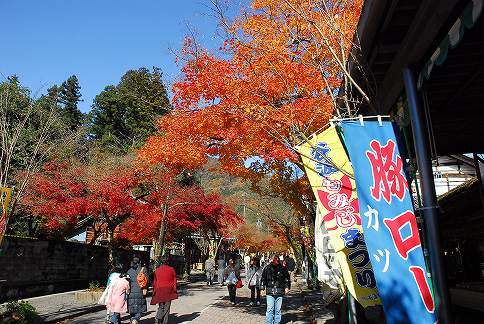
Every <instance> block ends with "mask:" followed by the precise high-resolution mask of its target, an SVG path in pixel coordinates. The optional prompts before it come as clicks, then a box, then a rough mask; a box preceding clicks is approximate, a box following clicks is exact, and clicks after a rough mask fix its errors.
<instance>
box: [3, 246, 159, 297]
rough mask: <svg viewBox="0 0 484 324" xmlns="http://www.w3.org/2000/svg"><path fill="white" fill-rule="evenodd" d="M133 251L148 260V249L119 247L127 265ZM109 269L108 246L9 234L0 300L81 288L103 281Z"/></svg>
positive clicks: (145, 260)
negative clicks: (43, 239) (28, 237)
mask: <svg viewBox="0 0 484 324" xmlns="http://www.w3.org/2000/svg"><path fill="white" fill-rule="evenodd" d="M134 255H137V256H139V257H140V258H141V259H142V260H143V262H144V263H145V264H147V262H148V260H149V254H148V252H142V251H130V250H117V251H116V259H117V260H118V262H120V263H122V264H123V265H124V266H125V267H128V266H129V261H130V260H131V259H132V257H133V256H134ZM108 272H109V266H108V249H107V248H106V247H103V246H94V245H93V246H91V245H86V244H82V243H74V242H67V241H41V240H32V239H24V238H12V237H6V238H5V239H4V241H3V243H2V247H1V251H0V303H1V302H5V301H7V300H14V299H20V298H28V297H33V296H39V295H44V294H51V293H57V292H63V291H69V290H76V289H82V288H86V287H88V286H89V283H90V282H92V281H98V282H100V283H101V285H103V284H104V283H105V282H106V280H107V275H108Z"/></svg>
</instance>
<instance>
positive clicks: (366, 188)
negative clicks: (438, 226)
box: [342, 121, 436, 324]
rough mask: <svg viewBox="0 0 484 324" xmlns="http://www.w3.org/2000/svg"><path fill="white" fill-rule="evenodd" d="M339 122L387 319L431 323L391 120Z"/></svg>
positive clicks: (424, 273)
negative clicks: (380, 121) (361, 122)
mask: <svg viewBox="0 0 484 324" xmlns="http://www.w3.org/2000/svg"><path fill="white" fill-rule="evenodd" d="M342 127H343V132H344V136H345V143H346V147H347V149H348V153H349V155H350V159H351V162H352V164H353V168H354V172H355V178H356V185H357V191H358V198H359V206H360V210H361V213H362V222H363V230H364V233H365V241H366V245H367V247H368V252H369V254H370V255H371V262H372V264H373V269H374V270H375V277H376V282H377V286H378V290H379V292H380V297H381V299H382V304H383V308H384V310H385V316H386V319H387V323H389V324H393V323H432V324H433V323H435V321H436V318H435V314H434V311H435V306H434V302H433V297H432V292H431V287H430V284H429V281H428V279H427V270H426V266H425V261H424V257H423V252H422V247H421V243H420V237H419V233H418V227H417V222H416V218H415V214H414V211H413V205H412V200H411V196H410V192H409V190H408V183H407V179H406V177H405V173H404V169H403V166H404V163H403V160H402V157H401V156H400V152H399V150H398V146H397V140H396V136H395V133H394V130H393V125H392V123H390V122H383V123H382V125H380V124H379V123H378V122H373V121H368V122H365V123H364V125H361V124H360V123H359V122H353V121H344V122H342ZM396 301H398V302H396Z"/></svg>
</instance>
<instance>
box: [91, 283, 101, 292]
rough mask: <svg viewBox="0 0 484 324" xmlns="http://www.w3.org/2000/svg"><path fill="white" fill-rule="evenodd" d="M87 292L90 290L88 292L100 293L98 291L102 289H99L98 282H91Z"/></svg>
mask: <svg viewBox="0 0 484 324" xmlns="http://www.w3.org/2000/svg"><path fill="white" fill-rule="evenodd" d="M88 290H90V291H100V290H103V288H102V287H101V284H100V283H99V281H92V282H90V283H89V288H88Z"/></svg>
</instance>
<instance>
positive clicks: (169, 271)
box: [99, 255, 294, 324]
mask: <svg viewBox="0 0 484 324" xmlns="http://www.w3.org/2000/svg"><path fill="white" fill-rule="evenodd" d="M234 259H235V258H230V259H229V260H228V264H227V266H225V260H223V259H222V261H223V262H221V260H220V259H219V260H218V262H217V266H218V271H219V272H218V281H219V283H220V284H221V285H226V286H227V289H228V292H229V299H230V302H231V303H232V305H236V304H237V289H239V288H242V287H243V286H244V283H243V282H242V278H241V273H240V268H241V262H240V260H241V258H239V262H237V260H234ZM291 259H292V258H290V257H287V256H286V257H285V258H279V257H278V256H276V255H275V256H273V257H272V258H270V259H268V262H267V264H266V265H265V264H261V260H260V258H258V257H253V258H251V259H249V260H244V261H249V262H246V269H245V271H246V277H245V285H246V286H247V287H248V289H250V304H249V305H250V306H259V305H261V291H265V295H266V303H267V309H266V323H267V324H273V323H274V324H278V323H280V321H281V317H282V316H281V306H282V301H283V297H284V296H285V295H287V293H288V292H289V289H290V288H291V275H290V272H293V271H294V264H293V262H294V260H293V259H292V260H291ZM168 262H169V256H168V255H166V256H163V257H162V258H161V260H160V265H159V266H158V268H157V269H156V270H155V272H154V277H153V296H152V298H151V305H158V311H157V313H156V316H155V323H156V324H166V323H168V317H169V314H170V307H171V302H172V300H174V299H177V298H178V295H177V282H176V273H175V270H174V269H173V268H172V267H171V266H169V265H168ZM247 263H248V265H247ZM217 266H216V265H215V260H214V259H213V258H209V259H208V260H207V261H206V262H205V268H206V273H207V285H213V283H214V278H215V273H216V271H217ZM147 288H148V272H147V269H146V267H144V266H143V265H142V264H141V262H140V259H139V258H137V257H135V258H133V260H132V261H131V265H130V268H129V269H128V270H127V271H123V267H122V266H121V265H117V266H116V267H115V268H114V269H113V271H112V273H111V274H110V276H109V278H108V282H107V286H106V289H105V291H104V292H103V295H102V297H101V298H100V300H99V303H100V304H103V305H106V308H107V316H106V323H108V324H120V323H121V315H122V314H129V320H130V323H131V324H139V321H140V319H141V317H142V315H143V314H144V313H146V312H147V301H146V295H147Z"/></svg>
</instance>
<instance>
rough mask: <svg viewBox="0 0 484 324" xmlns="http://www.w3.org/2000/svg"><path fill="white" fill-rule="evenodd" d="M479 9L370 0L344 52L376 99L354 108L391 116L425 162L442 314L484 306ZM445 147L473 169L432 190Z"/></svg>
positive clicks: (464, 0) (423, 211)
mask: <svg viewBox="0 0 484 324" xmlns="http://www.w3.org/2000/svg"><path fill="white" fill-rule="evenodd" d="M482 11H483V1H482V0H445V1H442V0H388V1H383V0H367V1H365V4H364V7H363V11H362V15H361V18H360V22H359V25H358V30H357V34H358V35H357V36H358V39H359V43H360V45H361V51H360V52H359V53H357V55H355V57H357V59H354V60H359V62H357V63H358V64H355V63H356V62H355V61H351V60H350V62H349V64H350V66H353V67H355V68H354V69H353V70H352V71H351V72H352V75H353V77H354V78H355V79H356V80H358V82H359V83H360V84H364V85H365V88H366V90H367V92H368V93H372V94H373V95H372V98H371V99H372V103H373V105H372V106H371V107H370V106H369V105H363V106H362V107H361V109H360V111H359V112H358V113H359V114H363V115H367V116H369V115H377V114H380V115H390V116H392V119H393V120H394V121H396V122H397V123H398V125H399V126H400V127H401V129H402V131H403V133H404V134H405V136H406V137H407V139H408V143H410V145H409V147H408V152H407V153H408V154H407V155H408V156H407V159H408V160H409V161H410V162H412V161H417V162H418V163H416V164H418V167H419V171H418V172H419V173H420V171H422V174H421V175H422V178H421V179H420V180H421V182H422V183H421V186H420V187H425V188H423V189H422V188H420V189H421V191H422V192H420V193H421V194H422V195H423V196H424V197H423V199H422V201H423V206H420V207H423V208H420V210H417V212H418V213H419V214H420V216H422V218H423V219H425V226H427V227H432V226H435V225H437V226H435V227H437V228H438V231H437V232H438V233H437V236H431V237H426V239H427V242H426V249H427V251H428V252H430V255H431V258H432V257H434V259H433V260H432V266H433V269H432V275H433V277H434V278H433V279H434V283H436V282H437V284H436V286H437V287H436V290H437V292H438V291H439V289H440V288H439V286H440V284H442V285H441V287H443V289H444V291H443V295H445V292H446V291H447V292H449V291H450V294H449V295H450V296H451V298H450V301H449V299H447V301H448V302H449V303H448V304H446V302H445V300H443V301H442V300H441V301H440V303H441V305H448V307H445V308H447V309H444V310H441V312H443V313H445V312H448V314H447V315H445V314H441V317H440V318H441V319H442V318H444V320H443V321H442V320H441V322H446V320H445V316H449V315H450V317H452V316H455V314H456V312H458V311H459V309H460V310H462V309H467V310H469V312H473V311H483V312H484V207H483V202H484V195H483V192H484V190H483V188H484V187H483V173H482V171H483V170H484V167H483V166H484V164H483V162H484V160H483V156H482V155H481V153H484V135H483V132H484V17H483V16H484V14H481V12H482ZM355 39H356V38H355ZM356 66H359V67H360V68H356ZM361 68H362V69H361ZM362 71H363V72H362ZM363 80H367V82H366V81H365V82H363ZM354 95H357V94H354ZM412 143H413V145H412ZM443 157H447V158H448V157H450V158H451V159H454V160H455V159H456V160H460V162H462V165H465V167H466V168H467V171H470V172H468V173H469V174H470V175H471V176H473V177H472V179H470V180H469V179H467V180H469V181H465V182H464V183H463V184H461V185H460V186H459V187H457V188H453V189H452V188H450V187H449V189H452V190H450V191H449V190H444V192H445V191H447V192H446V193H444V194H443V195H441V196H440V197H439V199H438V200H437V196H436V193H435V191H436V190H435V183H437V184H438V183H441V181H442V180H439V177H438V173H437V174H436V173H435V167H436V165H437V161H439V160H440V161H441V160H442V158H443ZM446 161H447V160H446ZM429 162H432V164H431V163H429ZM460 162H459V163H460ZM459 163H457V164H459ZM432 167H434V172H432ZM472 168H474V172H472V170H470V169H472ZM414 174H416V173H414ZM429 185H431V186H432V187H433V188H428V187H429ZM439 193H440V194H442V192H439ZM431 196H433V197H431ZM427 232H428V231H427ZM439 233H440V239H439V237H438V234H439ZM434 234H435V233H434ZM436 240H438V241H439V242H437V243H436V242H435V241H436ZM435 247H438V250H440V255H441V256H442V258H441V261H443V262H442V263H444V264H446V265H447V271H445V272H444V271H443V272H442V275H443V276H444V277H445V279H446V281H447V283H445V282H444V281H445V280H439V277H438V276H439V273H438V270H436V269H438V268H440V267H439V266H437V265H438V264H439V263H438V262H437V261H439V260H436V259H435V255H436V253H435V251H432V248H435ZM432 253H434V255H432ZM442 263H440V264H442ZM444 277H442V278H441V279H444ZM439 281H440V282H439ZM446 284H447V286H448V288H447V287H446ZM451 305H452V306H451ZM459 307H461V308H459ZM451 309H453V310H454V314H449V313H451V312H450V310H451ZM442 316H443V317H442ZM480 318H481V319H482V314H481V315H480Z"/></svg>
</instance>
